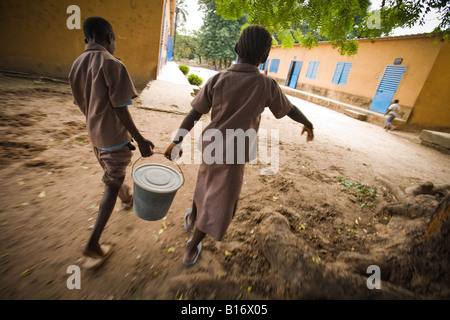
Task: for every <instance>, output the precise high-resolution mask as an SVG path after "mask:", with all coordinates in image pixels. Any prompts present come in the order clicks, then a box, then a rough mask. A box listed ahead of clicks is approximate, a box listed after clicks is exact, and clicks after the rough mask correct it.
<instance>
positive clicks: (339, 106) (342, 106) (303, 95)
mask: <svg viewBox="0 0 450 320" xmlns="http://www.w3.org/2000/svg"><path fill="white" fill-rule="evenodd" d="M280 87H281V90H282V91H283V92H284V94H287V95H290V96H293V97H297V98H300V99H303V100H306V101H309V102H312V103H315V104H318V105H320V106H323V107H326V108H328V109H332V110H335V111H337V112H341V113H344V114H346V115H348V116H350V117H353V118H355V119H358V120H361V121H367V122H369V123H372V124H376V125H378V126H380V127H384V126H385V123H386V118H387V117H385V116H384V114H382V113H379V112H375V111H372V110H368V109H364V108H360V107H357V106H353V105H351V104H348V103H344V102H341V101H337V100H333V99H330V98H326V97H322V96H319V95H317V94H313V93H310V92H306V91H301V90H297V89H292V88H289V87H286V86H280ZM364 119H365V120H364ZM392 124H393V125H394V127H395V128H396V129H398V128H401V127H402V126H404V125H405V124H406V120H403V119H400V118H395V119H394V121H393V122H392Z"/></svg>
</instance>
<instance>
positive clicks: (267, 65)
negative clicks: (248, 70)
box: [264, 59, 270, 71]
mask: <svg viewBox="0 0 450 320" xmlns="http://www.w3.org/2000/svg"><path fill="white" fill-rule="evenodd" d="M269 61H270V60H269V59H267V61H266V63H265V64H264V71H267V68H268V67H269Z"/></svg>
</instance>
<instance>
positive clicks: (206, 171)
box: [165, 26, 314, 266]
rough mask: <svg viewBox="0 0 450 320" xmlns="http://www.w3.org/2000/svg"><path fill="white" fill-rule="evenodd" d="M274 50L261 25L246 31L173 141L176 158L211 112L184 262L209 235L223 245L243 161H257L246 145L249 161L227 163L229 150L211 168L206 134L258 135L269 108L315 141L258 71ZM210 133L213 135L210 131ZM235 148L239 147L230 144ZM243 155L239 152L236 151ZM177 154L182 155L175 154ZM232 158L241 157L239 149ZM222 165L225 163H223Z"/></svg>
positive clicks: (172, 154) (308, 127)
mask: <svg viewBox="0 0 450 320" xmlns="http://www.w3.org/2000/svg"><path fill="white" fill-rule="evenodd" d="M271 47H272V36H271V35H270V33H269V32H268V31H267V30H266V29H265V28H263V27H261V26H249V27H247V28H246V29H244V30H243V32H242V34H241V36H240V38H239V41H238V43H237V44H236V46H235V51H236V53H237V54H238V56H239V58H238V63H236V64H234V65H232V66H231V67H229V68H228V69H226V70H224V71H222V72H219V73H218V74H216V75H215V76H213V77H212V78H210V79H209V80H208V81H207V83H206V84H205V86H203V88H202V89H201V90H200V92H199V93H198V94H197V96H196V97H195V98H194V100H193V101H192V108H193V109H192V110H191V111H190V112H189V114H188V115H187V116H186V118H185V119H184V120H183V122H182V123H181V126H180V128H179V130H178V132H177V135H176V137H175V140H174V141H173V142H172V143H171V145H170V146H169V147H168V148H167V150H166V152H165V156H166V157H167V158H168V159H174V158H176V157H177V156H179V155H181V142H182V141H183V138H184V136H185V135H186V134H187V133H188V132H189V131H190V130H191V129H192V128H193V126H194V124H195V122H196V121H198V120H199V119H200V118H201V116H202V115H203V114H207V113H209V112H210V111H211V123H210V125H208V127H207V128H205V130H204V131H203V133H202V138H201V140H202V152H203V157H202V158H203V161H202V163H201V165H200V168H199V172H198V177H197V184H196V188H195V192H194V197H193V204H192V208H190V209H188V210H187V211H186V213H185V218H184V226H185V228H186V229H187V230H194V228H195V232H194V235H193V237H192V238H191V239H189V240H188V242H187V246H186V252H185V255H184V257H183V263H184V264H185V265H187V266H191V265H193V264H194V263H195V262H196V261H197V259H198V257H199V255H200V252H201V249H202V242H201V241H202V240H203V239H204V237H205V236H206V234H208V235H210V236H211V237H213V238H214V239H215V240H217V241H221V240H222V238H223V236H224V234H225V232H226V230H227V229H228V227H229V225H230V223H231V220H232V219H233V216H234V214H235V212H236V207H237V202H238V198H239V195H240V193H241V187H242V183H243V177H244V167H245V163H246V162H249V161H252V160H254V158H255V157H254V158H253V159H252V156H251V155H250V150H249V149H250V147H249V145H250V143H245V150H244V152H245V161H242V162H243V163H239V161H238V163H236V162H233V163H232V164H230V163H228V162H229V161H227V155H226V153H227V152H229V149H228V146H229V144H226V145H227V147H226V150H225V152H223V155H222V156H221V157H223V161H222V159H220V161H217V162H214V163H212V164H207V163H206V162H205V159H206V156H205V154H206V152H205V148H207V147H208V144H210V143H212V142H211V137H210V136H209V137H208V134H207V132H212V131H214V130H216V131H214V132H220V133H221V134H222V136H223V137H225V136H226V131H227V129H232V130H233V129H234V130H238V129H242V130H243V131H244V132H247V130H251V129H253V130H255V132H256V131H258V128H259V124H260V121H261V113H262V112H263V111H264V110H265V108H266V107H269V109H270V110H271V111H272V113H273V114H274V116H275V117H276V118H277V119H279V118H282V117H284V116H286V115H288V116H289V117H290V118H291V119H293V120H294V121H296V122H299V123H302V124H303V125H304V126H303V128H302V130H301V131H300V132H299V133H300V135H302V134H303V133H305V132H306V133H307V137H306V141H311V140H313V138H314V134H313V125H312V123H311V122H310V121H309V120H308V119H307V118H306V117H305V116H304V115H303V113H302V112H301V111H300V110H299V109H297V108H296V107H295V106H294V105H293V104H292V103H291V102H290V101H289V100H288V99H287V97H286V96H285V95H284V94H283V93H282V91H281V88H280V87H279V85H278V84H277V82H276V81H275V80H273V79H271V78H269V77H266V76H265V75H263V74H261V73H260V72H259V69H258V66H259V65H260V64H261V63H262V62H264V61H266V60H267V57H268V56H269V52H270V49H271ZM211 129H212V131H211ZM232 141H233V142H232V148H236V145H235V144H234V140H232ZM238 152H239V151H238ZM177 153H179V154H177ZM233 155H237V156H241V155H242V154H238V153H237V152H236V149H235V150H233ZM221 163H223V164H221Z"/></svg>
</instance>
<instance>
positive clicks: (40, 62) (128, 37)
mask: <svg viewBox="0 0 450 320" xmlns="http://www.w3.org/2000/svg"><path fill="white" fill-rule="evenodd" d="M175 2H176V1H175V0H130V1H122V0H108V1H104V0H77V1H73V0H44V1H29V0H2V1H1V2H0V12H1V16H0V34H1V39H2V44H1V46H0V69H1V70H7V71H16V72H25V73H30V74H38V75H41V76H48V77H56V78H66V79H67V76H68V74H69V71H70V68H71V66H72V63H73V61H74V60H75V59H76V58H77V57H78V56H79V55H80V54H81V53H82V52H83V51H84V46H85V44H84V35H83V29H82V28H83V22H84V20H85V19H86V18H88V17H90V16H101V17H103V18H105V19H107V20H108V21H109V22H110V23H111V25H112V26H113V29H114V32H115V34H116V39H117V45H116V52H115V55H116V56H117V57H118V58H120V59H121V60H122V61H123V62H124V63H125V65H126V66H127V68H128V71H129V72H130V75H131V77H132V79H133V82H134V84H135V86H136V88H137V89H138V90H141V89H143V88H144V87H145V85H146V84H147V83H148V82H149V81H150V80H153V79H156V77H157V75H158V72H159V70H160V68H161V66H162V65H163V64H164V63H165V62H166V60H167V59H168V58H170V41H171V34H172V32H173V30H172V25H173V18H174V12H175ZM73 5H76V8H75V10H71V9H73V7H71V6H73ZM77 8H78V9H79V14H78V16H79V18H80V19H79V21H77V13H78V12H77ZM78 22H79V23H78ZM77 23H78V25H77ZM168 53H169V56H168Z"/></svg>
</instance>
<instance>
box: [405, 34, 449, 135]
mask: <svg viewBox="0 0 450 320" xmlns="http://www.w3.org/2000/svg"><path fill="white" fill-rule="evenodd" d="M440 46H441V50H440V51H439V55H438V56H437V58H436V60H435V62H434V65H433V68H432V69H431V71H430V73H429V75H428V78H427V79H426V81H425V84H424V86H423V88H422V91H421V92H420V94H419V97H418V98H417V101H416V104H415V106H414V109H413V112H412V114H411V116H410V118H409V119H408V125H410V126H414V127H419V128H422V129H431V130H443V131H447V132H450V44H449V43H448V42H445V41H444V42H442V43H441V44H440Z"/></svg>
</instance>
